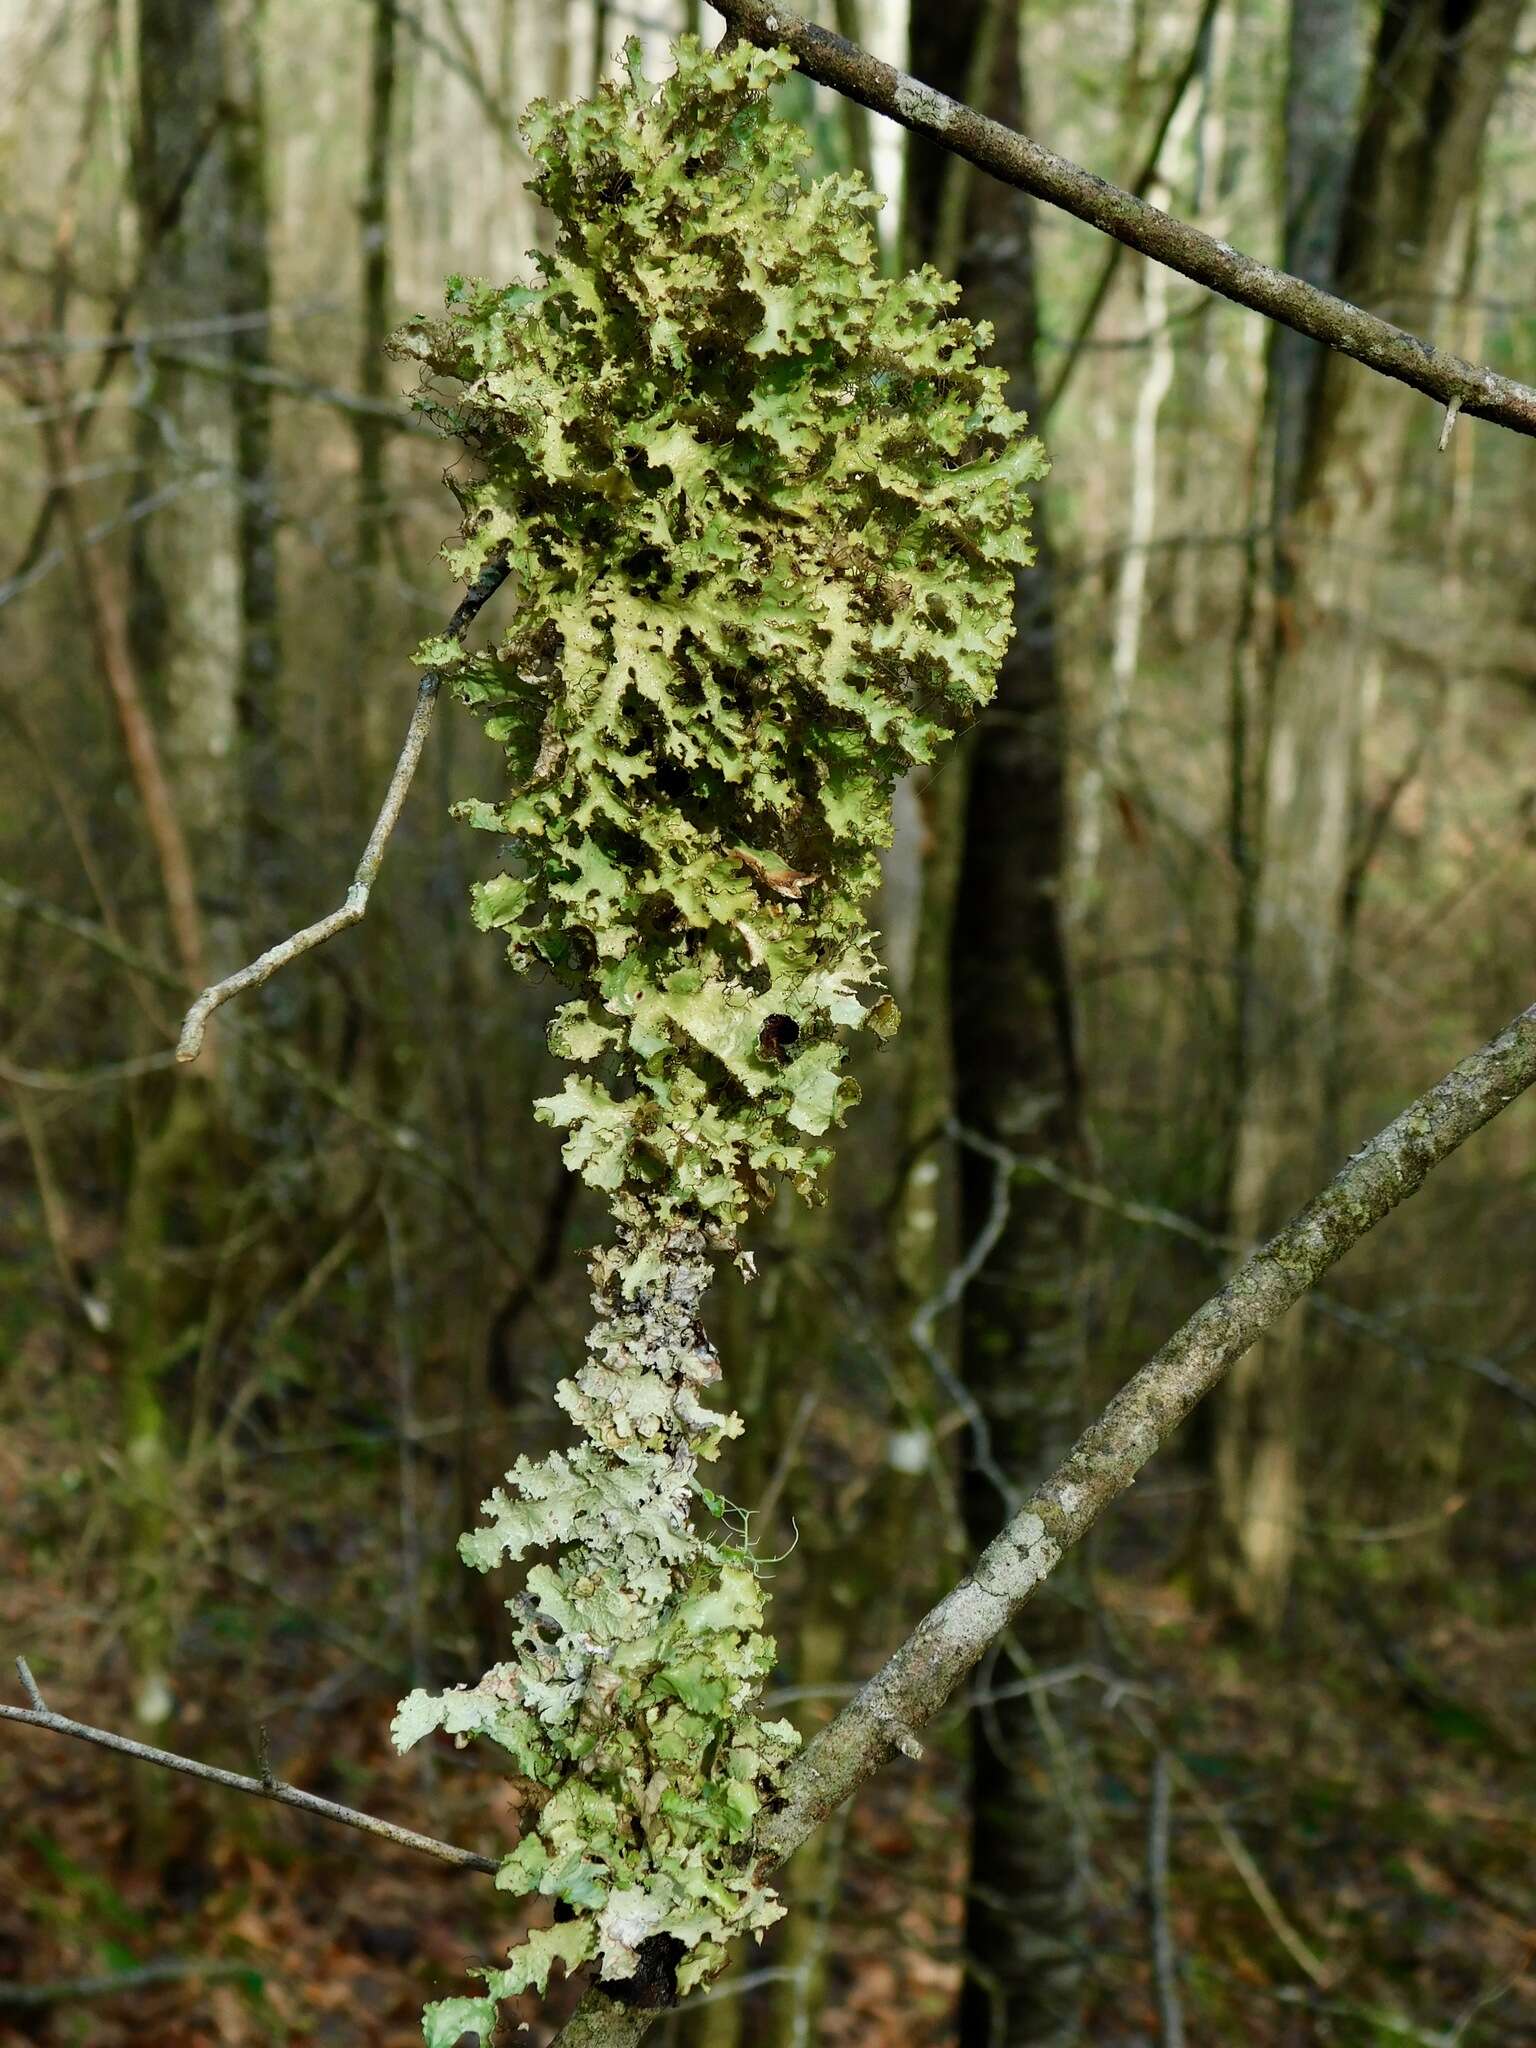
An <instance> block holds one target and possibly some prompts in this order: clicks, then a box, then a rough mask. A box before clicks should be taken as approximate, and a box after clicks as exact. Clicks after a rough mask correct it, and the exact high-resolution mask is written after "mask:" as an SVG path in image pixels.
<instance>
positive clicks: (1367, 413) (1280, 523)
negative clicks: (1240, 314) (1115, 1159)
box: [1212, 0, 1521, 1627]
mask: <svg viewBox="0 0 1536 2048" xmlns="http://www.w3.org/2000/svg"><path fill="white" fill-rule="evenodd" d="M1334 11H1336V10H1330V9H1329V8H1328V7H1326V6H1325V7H1324V8H1323V9H1322V12H1323V13H1324V14H1329V13H1331V12H1334ZM1520 11H1521V10H1520V4H1519V0H1471V4H1456V5H1452V4H1450V0H1444V4H1442V0H1392V4H1389V5H1388V6H1387V7H1386V9H1385V11H1384V13H1383V15H1382V20H1381V27H1380V32H1379V36H1378V39H1377V44H1376V49H1375V54H1374V60H1373V65H1372V70H1371V73H1370V77H1369V80H1368V83H1367V86H1366V92H1365V100H1364V106H1363V110H1362V118H1361V125H1360V132H1359V140H1358V142H1357V145H1356V148H1355V152H1354V158H1353V162H1352V165H1351V167H1350V170H1349V174H1348V178H1347V181H1346V183H1345V186H1344V197H1343V202H1342V206H1341V209H1340V226H1339V231H1338V244H1337V249H1338V253H1337V260H1336V263H1335V266H1334V272H1335V278H1336V281H1337V286H1338V289H1339V290H1340V291H1341V292H1342V293H1343V295H1344V296H1345V297H1347V298H1350V299H1353V300H1355V301H1357V302H1358V303H1360V304H1362V305H1364V306H1366V307H1367V308H1368V309H1370V310H1371V311H1373V312H1376V313H1379V314H1381V315H1383V316H1385V317H1386V318H1388V319H1392V320H1398V321H1405V320H1407V321H1413V322H1415V323H1416V324H1418V325H1420V326H1422V325H1423V324H1424V323H1425V321H1426V320H1430V319H1432V318H1433V314H1434V309H1435V306H1436V304H1437V302H1438V301H1437V295H1438V294H1439V293H1440V292H1442V291H1443V290H1444V289H1445V288H1446V287H1447V285H1448V284H1453V283H1454V279H1453V278H1451V277H1450V276H1448V274H1447V273H1448V267H1449V260H1450V258H1451V256H1452V254H1453V252H1454V249H1455V245H1456V225H1457V221H1458V218H1459V216H1460V214H1461V211H1462V209H1463V207H1464V206H1465V205H1466V204H1467V203H1468V201H1469V199H1470V197H1471V194H1472V192H1473V189H1474V186H1475V180H1476V166H1477V160H1478V152H1479V149H1480V145H1481V140H1482V135H1483V132H1484V129H1485V127H1486V125H1487V120H1488V115H1489V113H1490V111H1491V109H1492V105H1493V101H1494V96H1495V93H1496V91H1497V87H1498V84H1499V81H1500V79H1501V78H1502V76H1503V74H1504V70H1505V66H1506V64H1507V61H1508V58H1509V54H1510V51H1511V48H1512V45H1513V39H1514V34H1515V28H1516V24H1517V22H1518V19H1519V15H1520ZM1304 12H1305V18H1303V13H1304ZM1333 32H1334V33H1335V34H1336V33H1337V31H1336V28H1335V30H1334V31H1333ZM1292 56H1293V65H1295V66H1297V67H1301V66H1304V65H1305V66H1311V65H1313V64H1315V63H1318V62H1321V63H1323V64H1324V65H1330V64H1333V63H1334V62H1335V59H1334V58H1333V56H1332V55H1331V54H1330V52H1329V49H1328V44H1327V32H1326V31H1325V29H1324V28H1323V27H1322V26H1319V25H1316V24H1313V23H1312V22H1311V19H1310V0H1301V4H1300V5H1299V7H1298V18H1297V21H1296V23H1295V26H1294V30H1293V45H1292ZM1343 90H1344V80H1343V79H1342V78H1341V77H1340V76H1339V75H1337V74H1336V73H1335V72H1332V71H1330V72H1327V73H1326V74H1325V75H1315V76H1311V77H1310V82H1309V80H1308V79H1307V78H1296V79H1293V84H1292V90H1291V93H1290V96H1289V103H1290V105H1291V108H1292V118H1291V122H1290V132H1289V148H1290V153H1291V157H1292V162H1291V164H1290V167H1289V173H1288V181H1287V182H1288V187H1289V191H1290V194H1291V198H1292V202H1293V205H1292V219H1291V231H1292V233H1293V234H1295V235H1297V236H1298V237H1301V238H1302V239H1303V242H1304V246H1303V247H1299V248H1298V249H1296V250H1294V251H1293V250H1291V249H1288V250H1287V252H1286V260H1287V262H1297V261H1300V262H1302V263H1309V262H1310V263H1318V262H1320V261H1321V257H1320V255H1319V253H1318V252H1319V251H1320V250H1321V248H1322V246H1323V243H1324V240H1325V228H1324V224H1322V223H1320V222H1319V220H1318V219H1317V217H1316V212H1315V211H1314V210H1309V209H1308V208H1306V207H1304V206H1301V205H1299V203H1298V200H1299V198H1300V197H1305V196H1306V195H1309V194H1310V195H1314V196H1315V197H1316V204H1317V208H1318V209H1321V208H1322V206H1323V198H1322V196H1321V195H1323V194H1325V193H1326V190H1327V188H1328V186H1329V182H1330V180H1331V178H1332V176H1333V166H1332V164H1331V162H1330V160H1329V142H1328V136H1329V133H1330V123H1329V122H1328V121H1325V120H1322V119H1319V118H1315V116H1316V107H1317V102H1318V100H1319V99H1320V98H1322V97H1323V96H1324V95H1325V94H1326V93H1328V92H1329V91H1332V92H1334V93H1335V94H1336V95H1338V94H1341V93H1342V92H1343ZM1304 110H1305V111H1306V113H1307V114H1308V116H1309V117H1308V118H1305V119H1303V118H1302V113H1303V111H1304ZM1292 341H1293V338H1292V337H1290V336H1277V338H1276V346H1275V351H1274V355H1273V357H1272V360H1271V369H1270V377H1271V384H1272V398H1271V411H1272V415H1273V418H1274V425H1275V434H1274V446H1275V465H1274V477H1273V486H1272V488H1273V506H1274V517H1275V524H1276V528H1277V542H1276V568H1275V605H1274V613H1273V626H1272V634H1271V639H1270V644H1269V647H1268V650H1267V653H1268V660H1267V674H1266V676H1265V679H1264V680H1265V696H1266V700H1267V701H1266V705H1265V707H1264V716H1263V725H1264V728H1265V730H1264V750H1263V758H1262V766H1261V768H1260V769H1259V770H1258V772H1257V773H1256V775H1255V778H1254V780H1255V784H1256V786H1257V812H1258V815H1257V816H1256V818H1255V819H1254V820H1253V822H1252V830H1251V832H1250V834H1249V835H1248V848H1249V877H1248V880H1249V894H1248V902H1247V907H1246V911H1245V919H1244V923H1245V931H1246V953H1245V958H1244V959H1243V962H1242V973H1241V981H1242V986H1243V995H1244V1017H1243V1023H1242V1036H1243V1048H1242V1055H1241V1060H1242V1075H1243V1097H1242V1101H1241V1104H1240V1107H1239V1111H1238V1117H1237V1125H1236V1131H1235V1142H1234V1147H1233V1162H1232V1181H1231V1204H1230V1206H1231V1228H1232V1231H1233V1233H1234V1234H1235V1235H1237V1236H1239V1237H1242V1238H1245V1239H1248V1238H1258V1237H1261V1236H1262V1235H1264V1234H1265V1232H1266V1231H1268V1230H1269V1229H1270V1228H1271V1227H1272V1226H1273V1225H1274V1223H1275V1222H1276V1221H1277V1220H1278V1219H1279V1218H1280V1217H1281V1216H1283V1215H1284V1214H1285V1213H1286V1212H1287V1211H1288V1210H1289V1209H1290V1208H1291V1207H1293V1206H1294V1204H1295V1202H1296V1200H1297V1198H1298V1197H1299V1195H1300V1194H1301V1193H1303V1192H1304V1190H1305V1189H1306V1188H1307V1187H1309V1186H1311V1185H1312V1182H1313V1180H1314V1178H1315V1177H1316V1175H1317V1173H1318V1169H1319V1164H1320V1161H1319V1144H1320V1134H1321V1133H1322V1132H1323V1131H1324V1128H1325V1125H1326V1121H1327V1116H1326V1112H1327V1107H1328V1090H1329V1075H1330V1072H1331V1069H1332V1066H1333V1063H1334V1060H1335V1058H1336V1051H1337V1046H1336V1018H1337V989H1338V981H1339V974H1340V966H1341V961H1342V944H1343V932H1344V917H1345V893H1346V885H1347V882H1348V879H1349V867H1350V858H1351V853H1352V849H1353V846H1354V818H1353V809H1354V798H1355V790H1356V786H1357V756H1358V750H1359V747H1360V741H1361V732H1360V703H1361V699H1360V691H1361V680H1360V679H1361V676H1362V673H1363V669H1364V666H1365V664H1364V662H1363V660H1362V656H1361V650H1360V648H1359V647H1358V646H1351V644H1350V639H1351V627H1350V623H1349V622H1350V621H1351V619H1361V618H1366V617H1368V616H1369V614H1370V611H1371V591H1372V587H1373V581H1374V568H1375V564H1376V562H1377V560H1378V559H1379V557H1380V555H1381V554H1382V553H1383V552H1384V550H1385V549H1386V547H1387V545H1388V543H1389V540H1390V537H1391V531H1392V517H1393V502H1394V484H1395V481H1396V477H1397V473H1398V470H1399V468H1400V466H1401V464H1402V462H1403V460H1404V458H1405V456H1406V454H1407V452H1408V448H1407V438H1406V437H1407V432H1408V427H1409V423H1410V421H1411V420H1413V419H1416V418H1418V414H1417V412H1416V411H1415V410H1414V409H1413V408H1412V406H1411V404H1410V403H1408V402H1407V401H1406V399H1405V394H1403V393H1401V392H1399V391H1397V390H1395V389H1393V388H1391V387H1389V386H1386V385H1383V384H1381V383H1379V382H1378V380H1376V379H1374V378H1371V377H1369V376H1368V375H1365V374H1363V373H1362V372H1360V371H1359V370H1358V369H1356V367H1355V366H1354V365H1352V364H1350V363H1348V362H1346V361H1345V360H1343V359H1342V358H1340V357H1338V356H1334V355H1330V356H1327V357H1326V358H1325V359H1324V360H1323V361H1322V362H1321V363H1320V364H1312V365H1308V364H1307V363H1306V361H1305V358H1304V355H1303V354H1298V352H1297V350H1296V349H1294V348H1293V347H1292ZM1300 347H1301V350H1302V351H1305V353H1307V354H1311V353H1315V352H1313V351H1311V350H1310V349H1308V347H1307V345H1306V344H1301V345H1300ZM1298 409H1299V411H1300V422H1299V424H1298V418H1297V414H1298ZM1420 452H1421V455H1422V458H1423V459H1424V460H1426V461H1433V460H1434V459H1435V449H1434V445H1433V439H1432V437H1429V438H1425V439H1424V441H1423V444H1422V449H1421V451H1420ZM1302 1339H1303V1322H1302V1315H1301V1312H1300V1311H1299V1310H1298V1311H1296V1312H1295V1313H1293V1314H1292V1315H1291V1316H1290V1317H1289V1318H1288V1319H1287V1320H1286V1322H1285V1323H1283V1324H1282V1325H1281V1326H1280V1327H1279V1328H1278V1329H1277V1330H1275V1331H1274V1332H1272V1333H1271V1334H1270V1335H1269V1336H1268V1337H1266V1338H1265V1340H1264V1342H1263V1343H1262V1344H1260V1345H1259V1346H1257V1347H1256V1348H1255V1350H1254V1351H1253V1352H1251V1353H1250V1354H1249V1356H1248V1357H1247V1358H1246V1359H1244V1360H1243V1361H1242V1363H1241V1365H1240V1366H1239V1367H1238V1368H1237V1370H1236V1371H1235V1372H1234V1373H1233V1375H1232V1379H1231V1382H1230V1384H1229V1386H1228V1387H1227V1389H1226V1390H1225V1391H1224V1393H1223V1396H1222V1399H1221V1403H1220V1406H1219V1409H1218V1412H1217V1416H1216V1424H1215V1433H1216V1446H1215V1480H1216V1514H1217V1521H1218V1531H1217V1549H1216V1553H1215V1556H1214V1557H1213V1559H1212V1565H1213V1568H1214V1571H1215V1572H1216V1574H1217V1576H1218V1579H1219V1583H1220V1586H1221V1589H1222V1591H1223V1593H1224V1594H1225V1597H1226V1599H1227V1601H1228V1602H1229V1604H1230V1606H1231V1607H1232V1608H1233V1609H1234V1610H1235V1611H1236V1612H1237V1613H1238V1614H1240V1615H1242V1616H1243V1617H1245V1618H1247V1619H1249V1620H1251V1621H1253V1622H1255V1623H1256V1624H1258V1625H1259V1626H1261V1627H1272V1626H1273V1625H1274V1623H1275V1622H1276V1620H1277V1619H1278V1617H1279V1615H1280V1613H1281V1611H1282V1608H1283V1605H1284V1601H1285V1597H1286V1592H1287V1589H1288V1586H1289V1582H1290V1575H1291V1567H1292V1561H1293V1557H1294V1552H1295V1543H1296V1527H1297V1520H1298V1516H1299V1512H1300V1488H1299V1482H1298V1475H1297V1446H1298V1436H1299V1431H1300V1423H1301V1412H1302V1399H1303V1390H1302Z"/></svg>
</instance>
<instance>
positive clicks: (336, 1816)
mask: <svg viewBox="0 0 1536 2048" xmlns="http://www.w3.org/2000/svg"><path fill="white" fill-rule="evenodd" d="M16 1670H17V1674H18V1676H19V1677H20V1679H21V1684H22V1690H23V1691H24V1692H25V1693H26V1695H27V1698H28V1699H29V1700H30V1701H31V1705H30V1706H26V1707H10V1706H6V1705H5V1704H3V1703H0V1720H3V1721H20V1722H22V1723H23V1724H24V1725H25V1726H26V1727H28V1728H46V1729H48V1730H49V1731H50V1733H52V1734H54V1735H73V1736H76V1737H77V1738H78V1739H79V1740H80V1741H81V1742H94V1743H96V1744H97V1745H98V1746H99V1747H100V1748H102V1749H115V1750H117V1751H119V1752H120V1754H122V1755H123V1756H130V1757H132V1758H133V1759H134V1761H135V1762H136V1763H141V1764H158V1765H159V1766H160V1767H161V1769H162V1770H167V1771H181V1772H182V1773H183V1774H184V1775H185V1776H186V1777H189V1778H206V1779H207V1780H208V1782H209V1783H210V1784H213V1785H225V1786H227V1787H228V1788H229V1790H230V1791H232V1792H248V1793H249V1794H250V1795H251V1797H252V1798H253V1799H272V1800H275V1801H276V1802H277V1804H278V1805H279V1806H297V1807H298V1808H300V1810H301V1811H302V1812H304V1813H317V1814H319V1816H320V1818H321V1819H322V1820H334V1821H339V1822H340V1823H341V1825H342V1826H343V1827H347V1828H359V1829H361V1830H362V1832H363V1833H364V1834H368V1835H382V1836H383V1837H384V1839H385V1841H386V1842H393V1843H395V1845H396V1846H397V1847H398V1848H401V1849H418V1850H420V1852H421V1854H422V1855H423V1856H435V1857H436V1858H437V1860H438V1862H439V1863H452V1864H454V1865H455V1866H456V1867H457V1868H458V1869H460V1870H484V1871H489V1872H491V1873H492V1874H494V1873H495V1872H496V1871H497V1870H499V1869H500V1867H501V1866H500V1864H499V1863H498V1862H497V1860H496V1858H495V1857H494V1856H481V1855H478V1854H477V1853H476V1852H475V1851H474V1850H473V1849H457V1848H455V1847H454V1845H453V1843H452V1842H439V1841H438V1840H437V1839H436V1837H435V1836H433V1835H419V1834H417V1832H416V1830H415V1829H414V1828H402V1827H397V1826H396V1824H395V1823H394V1821H392V1820H380V1819H379V1818H378V1817H377V1816H376V1815H374V1814H371V1813H359V1812H358V1811H357V1809H356V1807H352V1806H338V1805H337V1803H336V1801H335V1800H334V1799H322V1798H321V1797H320V1796H319V1794H318V1793H315V1792H301V1791H299V1789H298V1787H297V1786H295V1785H284V1784H282V1783H280V1782H279V1780H278V1779H276V1778H274V1777H273V1776H272V1774H271V1772H270V1771H267V1770H263V1773H262V1775H261V1777H259V1778H246V1777H242V1776H241V1774H240V1773H239V1772H238V1771H224V1770H220V1769H219V1767H218V1766H217V1765H216V1764H200V1763H198V1762H197V1760H196V1759H195V1758H194V1757H190V1756H177V1755H176V1754H175V1753H174V1752H173V1751H171V1750H169V1749H152V1748H151V1747H150V1746H149V1744H148V1743H147V1742H134V1741H133V1740H131V1738H130V1737H128V1736H126V1735H114V1734H113V1732H112V1731H111V1729H110V1728H92V1727H90V1726H89V1725H88V1724H87V1723H86V1722H84V1721H71V1720H70V1719H69V1717H68V1715H66V1714H55V1713H54V1712H53V1711H52V1710H51V1709H50V1708H49V1707H48V1706H47V1704H46V1703H45V1701H44V1699H43V1696H42V1694H41V1693H40V1692H39V1691H38V1688H37V1680H36V1679H35V1678H34V1677H33V1676H32V1673H31V1670H30V1668H29V1667H28V1664H27V1660H26V1658H25V1657H18V1658H17V1659H16Z"/></svg>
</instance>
